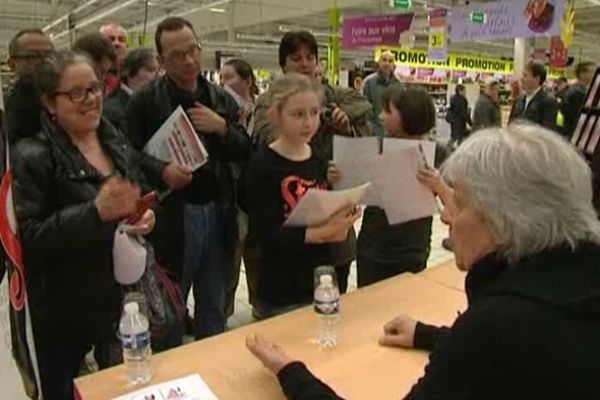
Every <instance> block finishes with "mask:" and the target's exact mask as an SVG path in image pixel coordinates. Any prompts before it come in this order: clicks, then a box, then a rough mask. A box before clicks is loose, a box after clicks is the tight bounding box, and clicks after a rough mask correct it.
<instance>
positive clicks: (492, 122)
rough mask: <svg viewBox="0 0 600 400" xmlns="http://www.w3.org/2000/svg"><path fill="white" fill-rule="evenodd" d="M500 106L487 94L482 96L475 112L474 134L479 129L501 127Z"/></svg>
mask: <svg viewBox="0 0 600 400" xmlns="http://www.w3.org/2000/svg"><path fill="white" fill-rule="evenodd" d="M501 119H502V117H501V113H500V105H499V104H498V103H496V102H495V101H493V100H492V99H491V98H490V97H489V96H487V95H486V94H482V95H481V96H479V99H477V103H475V109H474V110H473V132H475V131H476V130H479V129H484V128H492V127H500V125H501Z"/></svg>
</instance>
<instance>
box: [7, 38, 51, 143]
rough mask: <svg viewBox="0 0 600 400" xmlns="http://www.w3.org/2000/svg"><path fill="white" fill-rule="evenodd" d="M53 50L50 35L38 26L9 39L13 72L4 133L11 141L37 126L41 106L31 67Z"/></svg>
mask: <svg viewBox="0 0 600 400" xmlns="http://www.w3.org/2000/svg"><path fill="white" fill-rule="evenodd" d="M53 52H54V46H53V45H52V42H51V41H50V38H49V37H48V36H47V35H46V34H45V33H44V32H42V31H41V30H39V29H26V30H22V31H20V32H18V33H17V34H16V35H15V36H14V37H13V38H12V39H11V40H10V42H9V43H8V65H9V66H10V68H11V70H12V71H13V72H14V73H15V82H14V85H13V86H12V88H11V89H10V90H9V93H8V94H7V98H6V134H7V136H8V141H9V142H10V143H11V144H13V143H16V142H17V141H18V140H19V139H21V138H23V137H27V136H31V135H34V134H36V133H37V132H38V131H39V130H40V119H39V115H40V113H41V111H42V109H41V104H40V102H39V99H38V96H37V94H36V90H35V87H34V84H33V75H32V71H33V69H34V68H35V67H36V66H37V65H38V64H40V63H41V62H42V61H44V60H45V59H46V58H47V57H48V56H49V55H50V54H52V53H53Z"/></svg>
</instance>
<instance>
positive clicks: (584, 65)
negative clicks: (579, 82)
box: [575, 61, 596, 78]
mask: <svg viewBox="0 0 600 400" xmlns="http://www.w3.org/2000/svg"><path fill="white" fill-rule="evenodd" d="M595 65H596V64H594V63H593V62H591V61H582V62H580V63H579V64H577V66H576V67H575V76H576V77H577V78H579V77H580V76H581V74H583V73H585V72H586V71H587V70H588V68H591V67H594V66H595Z"/></svg>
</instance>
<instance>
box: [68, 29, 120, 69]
mask: <svg viewBox="0 0 600 400" xmlns="http://www.w3.org/2000/svg"><path fill="white" fill-rule="evenodd" d="M73 51H75V52H77V53H84V54H86V55H87V56H88V57H89V58H91V59H92V61H93V62H94V63H96V64H101V63H102V59H104V58H107V59H109V60H110V61H112V62H113V63H115V62H116V61H117V51H116V50H115V48H114V47H113V45H112V43H111V42H110V40H108V39H107V38H106V37H105V36H104V35H103V34H101V33H98V32H95V33H88V34H86V35H83V36H82V37H80V38H79V39H77V40H76V41H75V43H74V44H73Z"/></svg>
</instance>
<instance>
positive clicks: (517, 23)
mask: <svg viewBox="0 0 600 400" xmlns="http://www.w3.org/2000/svg"><path fill="white" fill-rule="evenodd" d="M564 10H565V2H564V0H512V1H504V2H489V3H477V4H471V5H468V6H463V7H454V8H452V11H451V13H450V19H449V26H451V29H450V40H452V41H453V42H469V41H477V40H491V39H503V38H517V37H519V38H525V37H532V36H557V35H560V32H561V21H562V19H563V13H564Z"/></svg>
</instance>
